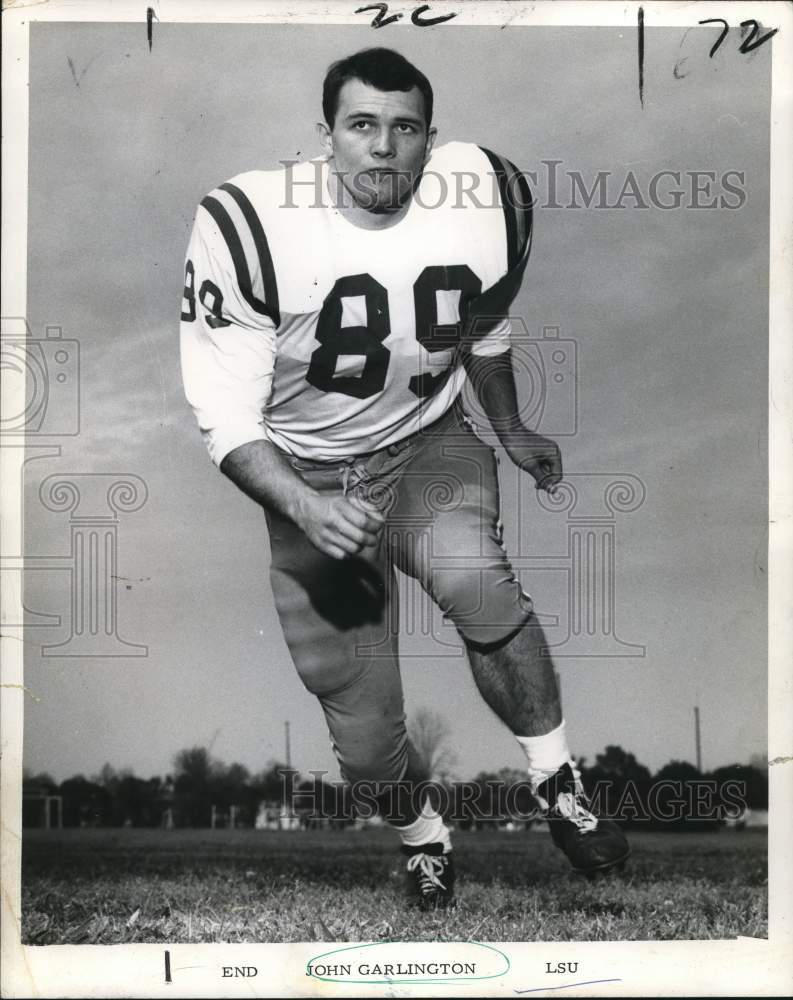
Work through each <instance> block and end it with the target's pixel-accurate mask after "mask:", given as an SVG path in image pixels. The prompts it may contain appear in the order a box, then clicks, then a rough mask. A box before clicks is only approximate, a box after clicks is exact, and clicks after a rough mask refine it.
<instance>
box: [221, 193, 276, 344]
mask: <svg viewBox="0 0 793 1000" xmlns="http://www.w3.org/2000/svg"><path fill="white" fill-rule="evenodd" d="M220 188H221V190H222V191H227V192H228V193H229V194H230V195H231V197H232V198H233V199H234V201H236V203H237V204H238V205H239V207H240V210H241V212H242V214H243V216H244V217H245V221H246V222H247V223H248V228H249V229H250V231H251V235H252V236H253V242H254V244H255V246H256V253H257V255H258V257H259V267H260V269H261V273H262V275H263V278H264V301H265V302H266V303H267V305H268V307H269V308H270V309H271V310H272V313H273V319H274V322H275V324H276V326H277V325H278V324H279V323H280V308H279V305H278V283H277V282H276V280H275V268H274V267H273V258H272V255H271V254H270V246H269V244H268V243H267V237H266V236H265V233H264V228H263V226H262V223H261V220H260V219H259V216H258V215H257V214H256V209H255V208H254V207H253V205H252V204H251V202H250V199H249V198H248V196H247V195H246V194H245V192H244V191H242V190H241V189H240V188H238V187H237V185H236V184H221V185H220Z"/></svg>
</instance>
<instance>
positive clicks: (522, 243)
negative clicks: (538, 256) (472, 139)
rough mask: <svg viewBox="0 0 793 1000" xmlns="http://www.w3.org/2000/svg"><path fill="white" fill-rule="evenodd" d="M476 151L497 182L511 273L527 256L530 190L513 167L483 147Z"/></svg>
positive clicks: (530, 210)
mask: <svg viewBox="0 0 793 1000" xmlns="http://www.w3.org/2000/svg"><path fill="white" fill-rule="evenodd" d="M479 148H480V149H481V151H482V152H483V153H484V154H485V156H486V157H487V158H488V160H489V161H490V165H491V167H492V168H493V172H494V173H495V175H496V180H497V181H498V189H499V193H500V195H501V207H502V210H503V212H504V224H505V226H506V231H507V270H508V271H512V270H513V268H515V267H516V266H517V265H518V264H519V263H521V261H523V259H524V257H525V256H527V255H528V250H529V246H530V244H531V229H532V209H531V201H532V199H531V191H530V189H529V185H528V184H527V182H526V178H525V177H524V176H523V175H522V174H521V173H520V171H519V170H518V169H517V167H516V166H515V165H514V164H512V163H510V161H509V160H505V159H503V158H502V157H500V156H497V155H496V154H495V153H493V152H492V151H491V150H489V149H485V147H484V146H480V147H479Z"/></svg>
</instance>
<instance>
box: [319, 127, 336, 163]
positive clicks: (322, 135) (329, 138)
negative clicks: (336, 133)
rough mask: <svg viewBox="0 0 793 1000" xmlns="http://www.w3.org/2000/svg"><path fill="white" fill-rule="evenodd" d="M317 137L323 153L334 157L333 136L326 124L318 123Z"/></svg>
mask: <svg viewBox="0 0 793 1000" xmlns="http://www.w3.org/2000/svg"><path fill="white" fill-rule="evenodd" d="M317 135H318V136H319V144H320V147H321V148H322V152H323V153H325V154H326V155H327V156H332V155H333V134H332V133H331V130H330V129H329V128H328V126H327V125H326V124H325V122H317Z"/></svg>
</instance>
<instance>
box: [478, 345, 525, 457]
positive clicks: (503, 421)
mask: <svg viewBox="0 0 793 1000" xmlns="http://www.w3.org/2000/svg"><path fill="white" fill-rule="evenodd" d="M465 370H466V372H467V374H468V378H469V379H470V380H471V384H472V386H473V387H474V391H475V392H476V395H477V398H478V399H479V402H480V403H481V404H482V409H483V410H484V411H485V413H486V414H487V417H488V420H489V421H490V423H491V425H492V427H493V430H494V431H495V432H496V434H497V435H498V439H499V440H500V441H501V443H502V444H503V445H504V447H505V448H506V449H507V450H509V445H510V444H511V443H512V442H513V441H514V438H515V435H518V436H519V439H520V440H523V438H524V437H525V434H526V431H527V429H528V428H526V427H525V426H524V424H523V422H522V421H521V419H520V407H519V405H518V394H517V390H516V388H515V375H514V372H513V368H512V351H511V350H507V351H504V353H503V354H495V355H492V356H490V357H485V356H480V355H476V354H468V355H466V357H465Z"/></svg>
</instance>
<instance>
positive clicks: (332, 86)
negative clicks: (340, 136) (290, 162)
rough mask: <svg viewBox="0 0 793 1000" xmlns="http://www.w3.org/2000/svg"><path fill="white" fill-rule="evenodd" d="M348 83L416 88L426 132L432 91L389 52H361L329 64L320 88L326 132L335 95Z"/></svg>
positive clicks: (419, 74) (331, 120)
mask: <svg viewBox="0 0 793 1000" xmlns="http://www.w3.org/2000/svg"><path fill="white" fill-rule="evenodd" d="M348 80H361V81H362V82H363V83H368V84H369V86H370V87H376V88H377V90H402V91H405V92H406V91H408V90H412V89H413V88H414V87H418V89H419V91H420V92H421V94H422V95H423V97H424V119H425V122H426V125H427V128H429V127H430V122H431V121H432V87H431V86H430V81H429V80H428V79H427V78H426V76H424V74H423V73H422V72H421V70H419V69H416V67H415V66H414V65H413V64H412V63H410V62H408V61H407V59H405V57H404V56H402V55H400V54H399V53H398V52H394V50H393V49H383V48H376V49H362V50H361V51H360V52H356V53H354V55H351V56H347V58H346V59H339V60H338V62H335V63H333V64H332V65H331V66H330V67H329V69H328V72H327V75H326V76H325V83H324V85H323V87H322V111H323V112H324V115H325V121H326V122H327V123H328V125H329V126H330V128H333V123H334V120H335V118H336V110H337V109H338V106H339V91H340V90H341V88H342V87H343V86H344V84H345V83H346V82H347V81H348Z"/></svg>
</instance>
